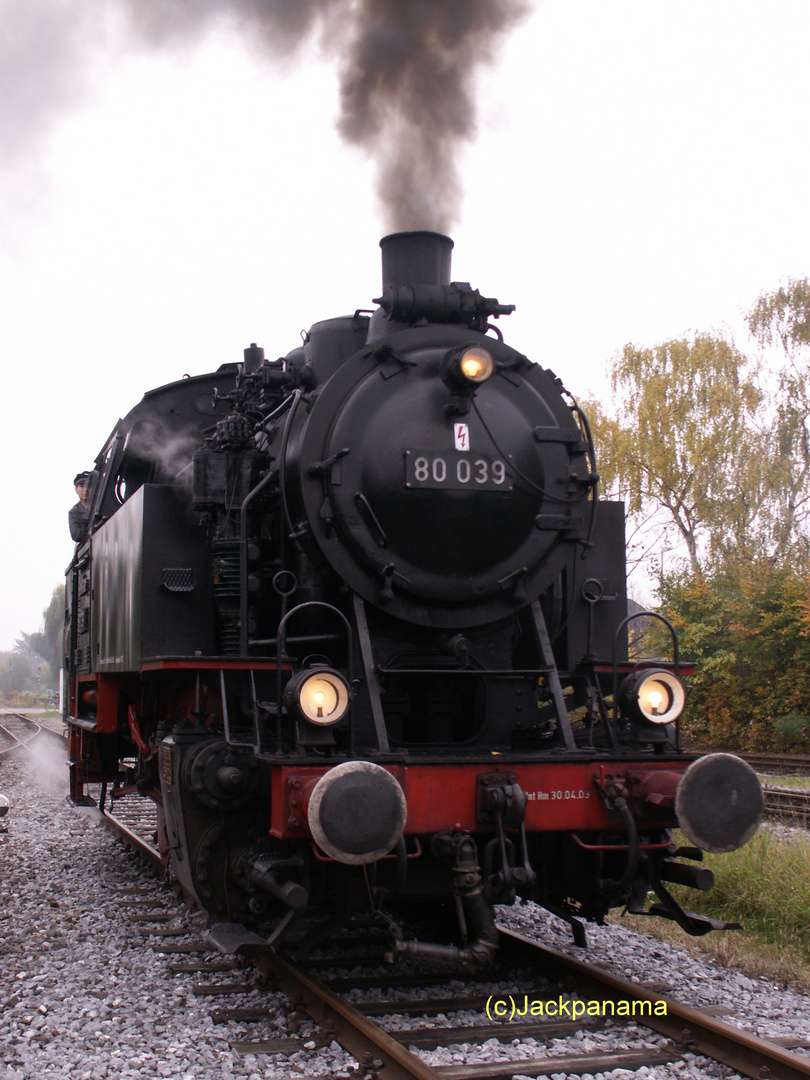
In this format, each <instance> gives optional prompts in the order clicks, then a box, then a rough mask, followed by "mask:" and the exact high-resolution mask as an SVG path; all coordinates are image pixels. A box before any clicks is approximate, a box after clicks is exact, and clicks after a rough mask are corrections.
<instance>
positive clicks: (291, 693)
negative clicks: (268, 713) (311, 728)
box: [284, 668, 350, 727]
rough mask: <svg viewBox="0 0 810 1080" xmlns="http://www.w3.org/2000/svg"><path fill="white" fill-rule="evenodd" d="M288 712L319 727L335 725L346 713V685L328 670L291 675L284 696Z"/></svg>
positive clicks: (336, 674) (347, 685) (316, 669)
mask: <svg viewBox="0 0 810 1080" xmlns="http://www.w3.org/2000/svg"><path fill="white" fill-rule="evenodd" d="M284 697H285V703H286V705H287V709H288V710H289V711H291V712H295V713H297V714H298V716H299V717H300V718H301V719H302V720H308V721H309V723H310V724H317V725H318V726H319V727H328V726H330V725H331V724H337V723H338V722H339V721H341V720H342V719H343V717H344V716H345V715H346V713H347V712H348V709H349V701H350V693H349V684H348V683H347V682H346V680H345V679H344V678H343V676H342V675H339V674H338V673H337V672H336V671H332V670H331V668H308V669H307V670H306V671H300V672H298V674H297V675H293V677H292V678H291V679H290V681H289V682H288V683H287V688H286V690H285V692H284Z"/></svg>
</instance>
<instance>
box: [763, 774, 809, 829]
mask: <svg viewBox="0 0 810 1080" xmlns="http://www.w3.org/2000/svg"><path fill="white" fill-rule="evenodd" d="M764 792H765V813H766V815H767V816H768V817H771V818H778V819H779V820H780V821H784V822H786V823H787V824H790V825H798V826H800V827H801V828H804V829H806V828H808V827H809V826H810V791H797V790H795V789H794V788H779V787H770V786H769V785H767V784H766V785H765V786H764Z"/></svg>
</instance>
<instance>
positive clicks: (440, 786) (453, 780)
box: [270, 758, 692, 838]
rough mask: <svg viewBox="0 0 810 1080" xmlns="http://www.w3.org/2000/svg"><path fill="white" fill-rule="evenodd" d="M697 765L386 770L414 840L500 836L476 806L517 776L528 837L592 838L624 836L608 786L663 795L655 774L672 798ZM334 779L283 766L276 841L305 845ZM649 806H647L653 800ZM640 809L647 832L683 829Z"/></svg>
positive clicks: (274, 801) (277, 789) (518, 764)
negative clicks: (611, 832)
mask: <svg viewBox="0 0 810 1080" xmlns="http://www.w3.org/2000/svg"><path fill="white" fill-rule="evenodd" d="M691 760H692V759H691V758H689V759H687V760H683V761H676V762H673V761H667V762H660V763H658V762H650V763H649V764H648V763H647V762H645V763H644V765H643V768H640V767H639V762H638V761H635V762H634V761H632V760H630V761H611V762H609V763H607V762H594V761H542V762H523V761H509V762H506V761H505V762H504V763H503V767H501V766H500V765H499V766H497V767H493V766H492V765H485V764H472V763H471V764H457V763H448V764H443V763H436V762H432V763H429V764H428V763H424V764H420V763H416V764H411V765H391V766H386V768H387V770H388V772H390V773H391V774H392V775H393V776H395V777H396V779H397V780H398V781H399V783H400V785H401V786H402V789H403V791H404V792H405V797H406V799H407V801H408V821H407V825H406V828H405V832H406V835H418V834H425V833H433V832H439V831H443V830H446V829H448V828H456V829H458V830H462V831H468V832H480V831H485V832H492V831H493V830H494V826H493V824H492V823H491V822H488V823H483V822H482V821H481V820H480V818H479V808H478V807H477V805H476V787H477V780H478V777H479V776H480V775H482V774H484V775H488V776H492V775H493V774H497V773H499V772H502V773H503V775H504V782H508V779H509V778H510V777H515V778H516V780H517V783H518V784H519V785H520V787H521V788H522V789H523V791H524V792H525V794H526V800H527V801H526V829H527V831H528V832H572V831H578V832H586V831H589V830H605V829H617V830H620V831H623V825H622V821H621V818H620V816H619V814H618V813H616V812H615V811H611V810H608V808H607V806H606V805H605V802H604V800H603V798H602V797H601V795H600V793H599V789H600V787H601V788H602V789H604V786H605V783H606V782H608V781H610V780H611V779H612V780H618V781H621V782H623V783H624V785H626V786H627V787H629V788H631V789H632V787H633V786H634V781H635V782H636V783H637V782H638V779H637V778H638V777H643V781H644V791H645V794H647V795H648V794H649V793H650V792H651V791H653V790H654V788H655V774H656V773H660V774H661V790H662V793H664V794H665V795H668V794H669V791H670V788H671V784H672V777H673V775H678V774H681V773H683V772H685V771H686V769H687V767H688V766H689V764H690V763H691ZM326 772H328V769H327V768H325V767H323V766H316V767H303V768H302V767H296V766H293V765H289V766H278V767H276V768H275V769H274V770H273V781H272V785H271V792H272V794H271V820H272V826H271V829H270V832H271V835H273V836H276V837H279V838H283V837H289V838H299V837H303V836H308V835H309V827H308V824H307V804H308V802H309V795H310V793H311V791H312V789H313V788H314V786H315V784H316V783H317V781H318V780H319V779H320V777H321V776H323V774H324V773H326ZM645 802H646V799H645ZM644 810H645V808H644V806H643V805H640V807H639V810H638V811H637V815H638V823H639V826H640V827H642V828H643V827H644V826H645V825H646V826H647V827H649V828H655V829H660V828H667V827H670V826H674V825H676V824H677V822H676V819H675V814H674V810H672V809H666V810H665V811H664V812H662V811H663V808H662V807H658V808H656V813H655V814H654V815H649V816H647V815H646V814H645V812H644Z"/></svg>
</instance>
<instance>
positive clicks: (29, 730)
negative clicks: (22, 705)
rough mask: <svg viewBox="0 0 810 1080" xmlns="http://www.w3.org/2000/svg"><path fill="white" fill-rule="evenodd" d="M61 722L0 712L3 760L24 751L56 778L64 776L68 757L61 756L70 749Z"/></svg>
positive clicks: (22, 714) (0, 753)
mask: <svg viewBox="0 0 810 1080" xmlns="http://www.w3.org/2000/svg"><path fill="white" fill-rule="evenodd" d="M57 723H58V726H57ZM57 723H54V722H52V721H50V720H46V719H45V718H40V719H34V718H32V717H30V716H27V715H26V714H25V713H20V712H5V713H0V758H2V757H7V756H8V755H10V754H14V753H18V752H19V751H24V752H25V753H27V754H29V755H31V756H33V757H35V758H37V759H38V761H39V764H40V765H41V766H42V767H43V768H45V769H46V770H47V771H48V772H49V773H51V774H52V775H59V776H63V775H64V771H65V766H64V758H63V757H60V755H62V754H63V753H64V751H65V749H66V747H67V739H66V733H65V728H64V725H63V724H62V722H61V721H58V722H57ZM54 750H55V751H56V753H55V754H54V752H53V751H54Z"/></svg>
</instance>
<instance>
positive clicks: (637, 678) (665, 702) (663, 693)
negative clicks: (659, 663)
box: [619, 668, 686, 724]
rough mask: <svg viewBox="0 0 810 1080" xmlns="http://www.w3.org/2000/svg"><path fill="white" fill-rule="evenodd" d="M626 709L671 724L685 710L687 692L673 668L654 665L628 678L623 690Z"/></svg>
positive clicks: (639, 716) (633, 714) (621, 701)
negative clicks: (667, 668)
mask: <svg viewBox="0 0 810 1080" xmlns="http://www.w3.org/2000/svg"><path fill="white" fill-rule="evenodd" d="M619 704H620V705H621V707H622V711H623V712H624V713H625V714H626V715H628V716H631V717H633V718H635V719H639V720H650V721H651V722H652V723H654V724H671V723H672V721H673V720H677V719H678V717H679V716H680V715H681V713H682V712H683V707H684V705H685V704H686V691H685V690H684V688H683V684H682V683H681V681H680V679H676V678H675V676H674V675H673V674H672V672H671V671H664V670H663V669H662V668H652V669H648V670H647V671H640V672H636V673H635V674H634V675H630V676H628V678H626V679H625V680H624V682H623V683H622V685H621V688H620V690H619Z"/></svg>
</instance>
